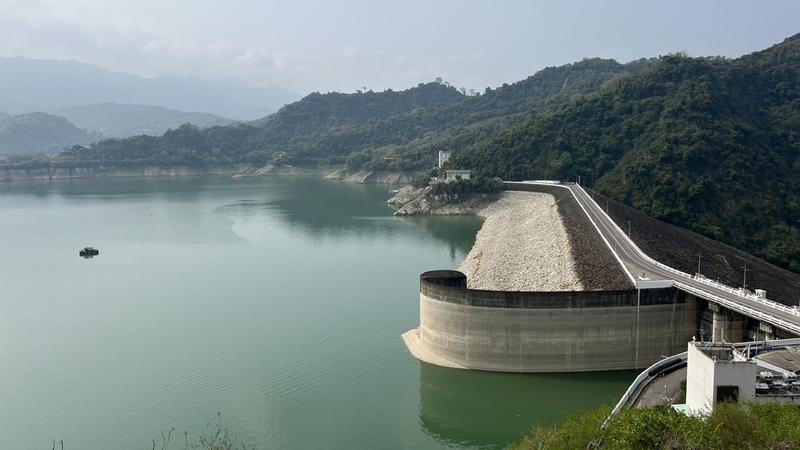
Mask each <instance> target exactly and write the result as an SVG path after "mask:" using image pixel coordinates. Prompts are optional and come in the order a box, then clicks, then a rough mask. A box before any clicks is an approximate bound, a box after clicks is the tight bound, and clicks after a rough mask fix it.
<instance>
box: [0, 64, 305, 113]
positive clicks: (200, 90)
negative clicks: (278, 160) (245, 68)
mask: <svg viewBox="0 0 800 450" xmlns="http://www.w3.org/2000/svg"><path fill="white" fill-rule="evenodd" d="M297 98H298V96H297V95H296V94H294V93H292V92H289V91H287V90H285V89H282V88H279V87H258V86H252V85H249V84H247V83H244V82H242V81H239V80H233V79H218V80H205V79H200V78H195V77H155V78H145V77H139V76H135V75H131V74H127V73H124V72H111V71H108V70H105V69H102V68H99V67H97V66H93V65H90V64H85V63H80V62H76V61H60V60H44V59H27V58H21V57H0V110H2V111H5V112H7V113H14V114H18V113H25V112H34V111H44V112H48V113H55V112H56V111H57V110H60V109H63V108H67V107H70V106H75V105H92V104H98V103H107V102H113V103H121V104H133V105H153V106H160V107H164V108H170V109H176V110H179V111H202V112H206V113H210V114H215V115H219V116H222V117H230V118H233V119H241V120H252V119H256V118H259V117H263V116H264V115H266V114H269V113H271V112H273V111H276V110H278V109H279V108H280V107H281V106H283V105H284V104H287V103H289V102H292V101H294V100H296V99H297Z"/></svg>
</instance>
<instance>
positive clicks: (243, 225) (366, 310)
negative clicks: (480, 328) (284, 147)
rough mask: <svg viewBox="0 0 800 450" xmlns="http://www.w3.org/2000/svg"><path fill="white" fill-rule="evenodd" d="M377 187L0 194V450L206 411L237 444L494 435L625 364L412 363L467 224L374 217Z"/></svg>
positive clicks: (122, 442)
mask: <svg viewBox="0 0 800 450" xmlns="http://www.w3.org/2000/svg"><path fill="white" fill-rule="evenodd" d="M386 197H387V189H386V188H385V187H378V186H352V185H344V184H339V183H334V182H328V181H324V180H319V179H315V178H292V177H285V178H259V179H247V180H243V181H238V182H236V181H233V180H230V179H228V178H179V179H168V178H165V179H106V180H71V181H59V182H30V183H26V182H19V183H5V184H0V248H1V249H2V250H3V258H2V259H0V311H2V315H0V427H2V433H0V449H50V446H51V441H52V440H60V439H63V440H64V441H65V448H66V449H68V450H77V449H82V450H83V449H149V448H151V445H152V444H151V439H154V438H155V439H159V436H160V432H161V430H166V429H170V428H172V427H175V428H176V430H177V431H176V434H177V435H178V439H177V440H178V441H179V442H178V444H180V442H182V433H183V431H184V430H188V431H189V433H190V435H196V434H197V433H199V432H200V431H202V430H204V429H205V427H206V424H208V423H209V422H212V423H213V422H215V421H216V418H217V412H221V417H222V421H223V425H224V426H226V427H228V428H229V429H230V431H231V432H232V433H233V434H235V435H236V436H237V437H238V438H239V440H240V441H242V442H246V443H249V444H250V445H254V446H256V447H257V448H275V449H316V448H332V449H358V448H423V449H424V448H431V449H436V448H462V447H497V446H503V445H504V444H506V443H508V442H510V441H513V440H515V439H517V438H518V437H519V435H520V433H522V432H524V431H525V430H526V429H527V428H528V427H529V426H530V425H532V424H534V423H552V422H553V421H556V420H558V419H559V418H560V417H561V416H562V415H563V414H564V413H565V412H569V411H574V410H577V409H580V408H588V407H595V406H597V405H600V404H604V403H610V402H614V401H616V399H618V398H619V396H620V395H621V393H622V392H623V391H624V389H625V388H626V386H627V384H628V383H629V382H630V380H631V379H632V378H633V374H632V373H629V372H616V373H603V374H573V375H566V374H557V375H511V374H492V373H480V372H463V371H457V370H450V369H442V368H438V367H433V366H429V365H426V364H421V363H420V362H418V361H416V360H415V359H413V358H412V357H411V356H410V355H409V354H408V353H407V351H406V349H405V347H404V346H403V343H402V341H401V339H400V334H401V333H403V332H404V331H406V330H408V329H410V328H413V327H415V326H416V325H417V323H418V318H419V317H418V314H419V305H418V295H419V294H418V275H419V273H420V272H422V271H424V270H428V269H440V268H449V267H450V268H454V267H456V266H457V265H458V264H459V263H460V262H461V260H462V259H463V258H464V256H465V255H466V253H467V252H468V251H469V248H470V247H471V245H472V243H473V241H474V238H475V232H476V231H477V229H478V228H479V227H480V222H479V221H478V220H477V219H476V218H472V217H458V218H452V217H451V218H446V217H440V218H415V219H403V218H396V217H393V216H391V211H390V210H389V209H388V208H387V207H386V206H385V204H384V202H385V199H386ZM84 245H93V246H96V247H98V248H100V250H101V254H100V256H99V257H96V258H94V259H90V260H84V259H82V258H79V257H78V255H77V250H78V249H79V248H80V247H82V246H84ZM171 448H182V445H173V446H172V447H171Z"/></svg>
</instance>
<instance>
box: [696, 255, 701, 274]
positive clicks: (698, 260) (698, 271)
mask: <svg viewBox="0 0 800 450" xmlns="http://www.w3.org/2000/svg"><path fill="white" fill-rule="evenodd" d="M700 255H701V253H700V252H697V274H698V275H699V274H700Z"/></svg>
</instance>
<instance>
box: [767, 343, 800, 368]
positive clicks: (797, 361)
mask: <svg viewBox="0 0 800 450" xmlns="http://www.w3.org/2000/svg"><path fill="white" fill-rule="evenodd" d="M758 359H759V360H761V361H766V362H768V363H770V364H774V365H775V366H777V367H780V368H781V369H783V370H787V371H792V372H794V373H797V372H800V346H792V347H786V348H784V349H780V350H771V351H768V352H766V353H762V354H760V355H758Z"/></svg>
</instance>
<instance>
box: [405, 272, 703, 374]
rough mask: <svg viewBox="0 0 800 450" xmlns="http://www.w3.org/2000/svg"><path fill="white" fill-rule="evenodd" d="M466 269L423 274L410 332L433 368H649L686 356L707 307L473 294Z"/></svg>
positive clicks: (638, 297) (605, 296) (680, 299)
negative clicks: (417, 317)
mask: <svg viewBox="0 0 800 450" xmlns="http://www.w3.org/2000/svg"><path fill="white" fill-rule="evenodd" d="M466 286H467V278H466V276H465V275H464V274H463V273H461V272H458V271H451V270H441V271H432V272H425V273H423V274H422V275H421V276H420V326H419V328H417V329H415V330H411V331H409V332H407V333H405V334H404V335H403V339H404V341H405V342H406V344H407V345H408V347H409V349H410V351H411V353H412V354H413V355H414V356H415V357H416V358H417V359H420V360H422V361H426V362H429V363H432V364H437V365H442V366H447V367H454V368H465V369H477V370H489V371H500V372H586V371H601V370H618V369H619V370H621V369H633V368H644V367H647V366H649V365H650V364H652V363H653V362H654V361H657V360H659V359H661V358H662V355H671V354H674V353H678V352H680V351H681V350H682V349H683V348H685V347H686V342H687V341H690V340H691V339H692V336H693V335H695V334H696V332H697V331H696V330H697V323H698V318H699V316H700V314H701V312H702V310H701V308H702V305H701V304H700V302H698V301H697V299H696V298H695V297H694V296H692V295H689V294H685V293H683V292H680V291H678V290H676V289H673V288H664V289H647V290H634V289H632V290H627V291H557V292H513V291H487V290H477V289H469V288H467V287H466Z"/></svg>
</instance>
